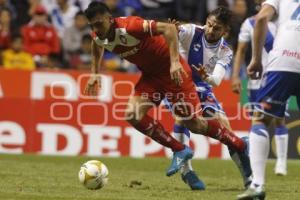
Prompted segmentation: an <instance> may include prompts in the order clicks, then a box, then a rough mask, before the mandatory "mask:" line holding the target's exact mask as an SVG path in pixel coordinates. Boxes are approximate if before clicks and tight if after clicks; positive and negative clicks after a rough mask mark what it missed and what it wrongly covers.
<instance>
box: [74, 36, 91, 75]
mask: <svg viewBox="0 0 300 200" xmlns="http://www.w3.org/2000/svg"><path fill="white" fill-rule="evenodd" d="M91 41H92V38H91V36H90V35H89V34H87V35H84V36H83V37H82V40H81V48H80V49H79V50H77V52H75V53H73V54H72V55H71V57H70V65H71V68H74V69H79V70H89V69H90V68H91V63H92V57H91Z"/></svg>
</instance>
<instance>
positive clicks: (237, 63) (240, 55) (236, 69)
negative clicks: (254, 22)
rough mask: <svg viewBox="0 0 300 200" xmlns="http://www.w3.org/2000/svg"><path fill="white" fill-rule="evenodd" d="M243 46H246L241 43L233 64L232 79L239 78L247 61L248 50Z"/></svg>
mask: <svg viewBox="0 0 300 200" xmlns="http://www.w3.org/2000/svg"><path fill="white" fill-rule="evenodd" d="M242 46H244V44H242V43H240V42H239V43H238V48H237V51H236V54H235V57H234V62H233V70H232V78H236V77H239V74H240V70H241V65H242V63H243V61H244V60H245V54H246V48H243V47H242Z"/></svg>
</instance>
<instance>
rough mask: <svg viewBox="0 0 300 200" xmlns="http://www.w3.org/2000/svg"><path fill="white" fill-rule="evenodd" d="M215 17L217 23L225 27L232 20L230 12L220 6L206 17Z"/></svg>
mask: <svg viewBox="0 0 300 200" xmlns="http://www.w3.org/2000/svg"><path fill="white" fill-rule="evenodd" d="M211 15H213V16H215V17H216V19H217V21H219V22H221V23H222V24H223V25H225V26H229V25H230V22H231V18H232V12H231V11H230V10H229V9H228V8H226V7H224V6H220V7H218V8H216V9H215V10H213V11H211V12H210V13H209V15H208V16H211Z"/></svg>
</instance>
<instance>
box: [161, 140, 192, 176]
mask: <svg viewBox="0 0 300 200" xmlns="http://www.w3.org/2000/svg"><path fill="white" fill-rule="evenodd" d="M193 155H194V152H193V151H192V149H191V148H190V147H188V146H184V149H183V150H181V151H177V152H174V155H173V160H172V163H171V166H170V167H169V169H168V170H167V173H166V175H167V176H172V175H173V174H175V173H176V172H178V170H179V169H180V168H181V167H182V166H183V165H184V163H186V161H187V160H189V159H191V158H192V157H193Z"/></svg>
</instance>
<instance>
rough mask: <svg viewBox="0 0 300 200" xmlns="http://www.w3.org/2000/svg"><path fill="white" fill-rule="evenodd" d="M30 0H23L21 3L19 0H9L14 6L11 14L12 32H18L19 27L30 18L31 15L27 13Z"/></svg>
mask: <svg viewBox="0 0 300 200" xmlns="http://www.w3.org/2000/svg"><path fill="white" fill-rule="evenodd" d="M30 1H32V0H25V1H24V0H23V1H22V3H20V0H9V2H10V3H11V5H12V6H13V8H14V10H13V12H14V13H13V16H12V23H13V32H14V33H17V32H19V31H20V30H19V29H20V27H21V26H23V25H24V24H27V23H28V22H29V21H30V20H31V15H29V12H28V10H29V8H30Z"/></svg>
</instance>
